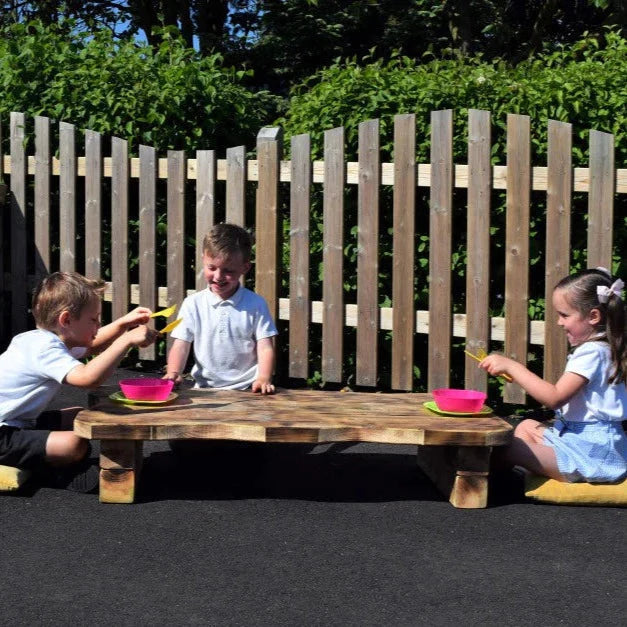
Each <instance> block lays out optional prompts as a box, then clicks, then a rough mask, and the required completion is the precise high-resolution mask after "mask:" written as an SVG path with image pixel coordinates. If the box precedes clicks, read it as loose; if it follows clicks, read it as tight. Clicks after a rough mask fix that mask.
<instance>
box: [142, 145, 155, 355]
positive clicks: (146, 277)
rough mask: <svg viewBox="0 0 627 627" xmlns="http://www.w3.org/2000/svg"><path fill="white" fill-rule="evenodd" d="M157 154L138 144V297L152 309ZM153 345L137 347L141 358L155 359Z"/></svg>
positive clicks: (148, 147) (153, 305)
mask: <svg viewBox="0 0 627 627" xmlns="http://www.w3.org/2000/svg"><path fill="white" fill-rule="evenodd" d="M156 159H157V154H156V150H155V149H154V148H153V147H152V146H140V147H139V301H140V304H141V305H143V306H144V307H150V309H152V310H153V311H154V310H155V309H156V306H157V272H156V264H157V241H156V236H157V162H156ZM155 355H156V352H155V345H154V344H151V345H150V346H148V347H146V348H140V349H139V358H140V359H154V358H155Z"/></svg>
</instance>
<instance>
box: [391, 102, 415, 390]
mask: <svg viewBox="0 0 627 627" xmlns="http://www.w3.org/2000/svg"><path fill="white" fill-rule="evenodd" d="M415 221H416V116H415V115H414V114H413V113H412V114H407V115H396V116H394V195H393V231H394V234H393V243H392V246H393V262H392V304H393V305H394V318H393V323H392V325H393V328H394V331H393V335H392V389H395V390H411V389H412V384H413V374H414V350H413V349H414V319H415V313H414V311H415V308H414V232H415V230H416V225H415Z"/></svg>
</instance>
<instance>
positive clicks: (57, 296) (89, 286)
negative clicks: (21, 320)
mask: <svg viewBox="0 0 627 627" xmlns="http://www.w3.org/2000/svg"><path fill="white" fill-rule="evenodd" d="M104 288H105V282H104V281H102V280H100V279H98V280H92V279H87V278H85V277H84V276H83V275H82V274H78V272H53V273H52V274H50V275H49V276H47V277H46V278H45V279H43V280H42V281H41V283H40V284H39V285H38V286H37V287H36V288H35V291H34V292H33V304H32V312H33V317H34V318H35V322H36V324H37V326H38V327H39V328H40V329H47V330H48V331H52V330H53V329H55V328H56V326H57V324H58V321H59V316H60V315H61V313H62V312H63V311H66V310H67V311H69V312H70V315H71V316H72V318H73V319H75V320H76V319H77V318H79V317H80V315H81V313H82V312H83V309H84V308H85V307H87V305H89V304H90V303H92V302H93V301H94V299H99V298H101V297H102V294H103V292H104Z"/></svg>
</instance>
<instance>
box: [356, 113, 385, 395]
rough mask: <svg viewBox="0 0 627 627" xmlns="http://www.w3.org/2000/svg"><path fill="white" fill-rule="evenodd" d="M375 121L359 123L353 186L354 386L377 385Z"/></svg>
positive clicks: (378, 180)
mask: <svg viewBox="0 0 627 627" xmlns="http://www.w3.org/2000/svg"><path fill="white" fill-rule="evenodd" d="M379 142H380V139H379V120H368V121H367V122H361V123H360V124H359V149H358V151H359V185H358V188H357V321H358V322H357V373H356V377H355V382H356V383H357V385H367V386H372V387H373V386H375V385H376V384H377V365H378V364H377V357H378V327H379V320H378V315H379V302H378V299H379V286H378V281H379V188H380V185H381V161H380V154H379Z"/></svg>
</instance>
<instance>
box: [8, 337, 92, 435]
mask: <svg viewBox="0 0 627 627" xmlns="http://www.w3.org/2000/svg"><path fill="white" fill-rule="evenodd" d="M86 350H87V349H85V348H74V349H72V350H70V349H69V348H68V347H67V346H66V345H65V344H64V343H63V342H62V341H61V340H60V339H59V337H58V336H56V335H55V334H54V333H52V332H51V331H46V330H44V329H35V330H34V331H26V332H25V333H20V334H19V335H16V336H15V337H14V338H13V340H12V341H11V343H10V344H9V347H8V348H7V350H6V351H5V352H4V353H2V355H0V375H1V378H0V424H2V425H8V426H11V427H33V426H34V425H35V420H36V419H37V416H39V414H40V413H41V412H42V411H43V410H44V409H45V408H46V407H47V405H48V403H49V402H50V401H51V400H52V399H53V398H54V396H55V395H56V393H57V392H58V391H59V388H60V387H61V384H62V383H63V379H64V378H65V376H66V375H67V373H68V372H70V370H72V369H73V368H75V367H76V366H77V365H79V364H80V363H81V362H80V361H78V358H80V357H83V355H85V352H86Z"/></svg>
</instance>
